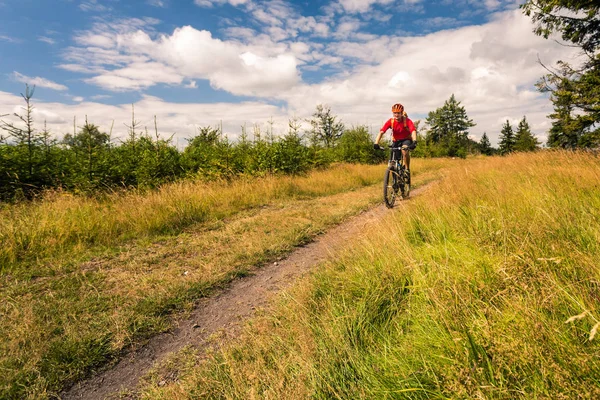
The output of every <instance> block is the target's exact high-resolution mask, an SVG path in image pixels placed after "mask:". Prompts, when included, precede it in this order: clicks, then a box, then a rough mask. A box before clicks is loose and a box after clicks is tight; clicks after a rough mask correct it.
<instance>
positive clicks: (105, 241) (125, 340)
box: [0, 161, 443, 398]
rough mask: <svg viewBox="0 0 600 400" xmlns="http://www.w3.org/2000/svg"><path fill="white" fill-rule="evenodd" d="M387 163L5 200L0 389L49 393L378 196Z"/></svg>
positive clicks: (1, 393)
mask: <svg viewBox="0 0 600 400" xmlns="http://www.w3.org/2000/svg"><path fill="white" fill-rule="evenodd" d="M442 165H443V163H441V162H439V161H432V162H430V163H427V162H423V163H422V164H421V166H420V170H419V171H420V172H422V173H423V176H424V177H427V176H428V175H427V174H426V172H427V171H436V170H439V169H440V168H441V167H442ZM383 168H384V167H382V166H370V167H369V166H348V165H342V166H338V167H336V168H333V169H332V170H329V171H320V172H315V173H314V174H311V175H309V176H307V177H296V178H291V177H271V178H264V179H257V180H251V181H242V182H233V183H231V184H228V185H225V186H223V185H218V184H211V185H208V184H195V183H179V184H174V185H170V186H166V187H164V188H163V189H161V190H160V191H158V192H153V193H147V194H125V195H114V196H108V197H107V198H105V199H102V200H98V199H85V198H78V197H75V196H70V195H66V194H52V195H50V197H49V198H48V199H47V200H46V201H41V202H38V203H33V204H28V205H25V204H24V205H18V206H14V207H7V208H5V209H4V210H2V213H3V214H2V216H3V217H4V218H3V219H2V220H1V221H2V222H1V223H0V224H1V228H0V231H1V232H2V235H1V236H0V237H1V239H2V244H3V246H4V245H6V248H5V247H3V248H2V249H3V250H2V251H4V253H2V254H3V257H4V260H10V263H9V264H8V265H6V264H4V266H5V267H4V268H3V269H2V275H1V276H0V279H1V280H0V282H1V284H2V286H1V287H0V300H1V301H0V316H1V318H0V337H2V339H1V341H0V370H1V371H2V373H1V374H0V397H1V398H23V397H29V398H44V397H47V396H52V395H55V394H56V393H57V391H59V390H60V388H61V387H62V386H63V385H64V384H65V383H68V382H73V381H76V380H78V379H80V378H81V377H82V376H85V375H86V374H87V373H88V372H89V371H90V370H92V369H94V368H96V367H97V366H99V365H102V364H103V363H106V362H107V360H109V359H111V358H112V357H114V356H115V355H117V354H118V353H119V352H120V351H121V350H122V349H123V348H124V347H127V346H129V345H131V344H133V343H136V342H138V341H140V340H142V339H143V338H145V337H148V336H149V335H151V334H154V333H156V332H160V331H163V330H165V329H168V328H169V327H170V324H171V316H172V314H173V313H174V312H175V313H178V312H181V311H185V310H186V309H189V307H191V306H192V304H193V303H194V301H195V300H197V299H198V298H200V297H202V296H206V295H208V294H210V292H211V289H212V288H213V287H214V286H216V285H222V284H224V283H226V282H228V281H230V280H231V279H233V278H234V277H235V276H239V275H243V274H245V273H246V272H247V271H248V270H250V269H252V268H254V267H255V266H258V265H261V264H262V263H264V262H266V261H268V260H272V259H274V258H276V257H279V256H281V255H283V254H285V253H287V252H289V251H291V250H292V249H293V247H294V246H296V245H298V244H301V243H304V242H306V241H308V240H310V239H311V238H312V237H314V236H315V235H316V234H318V233H319V232H321V231H322V230H324V229H327V227H329V226H332V225H334V224H336V223H339V222H340V221H342V220H344V219H346V218H348V217H349V216H351V215H354V214H356V213H357V212H359V211H360V210H362V209H364V208H366V207H369V206H370V205H372V204H374V203H376V202H379V201H380V197H381V193H380V192H381V184H380V181H381V177H382V175H383ZM431 173H432V174H433V172H431ZM429 176H430V178H429V179H432V176H433V175H429ZM373 183H376V184H375V185H373ZM17 232H19V235H17ZM13 236H16V237H13ZM115 246H119V247H115ZM186 272H187V273H186Z"/></svg>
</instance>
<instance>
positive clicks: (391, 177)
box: [383, 168, 398, 208]
mask: <svg viewBox="0 0 600 400" xmlns="http://www.w3.org/2000/svg"><path fill="white" fill-rule="evenodd" d="M397 188H398V175H397V174H396V172H395V171H394V170H393V169H392V168H388V169H386V170H385V176H384V177H383V201H384V203H385V205H386V207H387V208H392V207H394V203H395V202H396V194H397V193H398V189H397Z"/></svg>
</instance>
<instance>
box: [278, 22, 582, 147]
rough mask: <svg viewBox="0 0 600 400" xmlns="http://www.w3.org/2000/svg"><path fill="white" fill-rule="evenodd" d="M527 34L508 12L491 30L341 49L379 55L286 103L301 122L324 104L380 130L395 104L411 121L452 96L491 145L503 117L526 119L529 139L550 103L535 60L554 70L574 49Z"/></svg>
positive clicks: (525, 25) (346, 53) (540, 129)
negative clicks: (540, 85)
mask: <svg viewBox="0 0 600 400" xmlns="http://www.w3.org/2000/svg"><path fill="white" fill-rule="evenodd" d="M531 30H532V26H531V22H530V20H529V19H528V18H527V17H525V16H523V15H522V14H521V13H520V12H519V11H509V12H503V13H500V14H497V15H496V16H495V17H494V18H493V19H492V21H491V22H489V23H488V24H484V25H478V26H468V27H463V28H459V29H454V30H445V31H440V32H436V33H432V34H429V35H426V36H422V37H412V38H403V39H402V40H397V39H392V38H377V39H375V40H373V41H371V42H368V41H367V42H365V43H362V44H361V45H360V46H359V45H358V44H357V43H351V42H346V43H342V44H340V45H339V46H336V47H337V50H336V52H337V53H339V54H341V55H342V56H343V57H344V58H345V59H347V58H348V57H351V55H352V54H353V53H354V54H360V49H361V48H364V49H369V48H373V49H376V50H375V51H373V52H372V53H371V54H369V51H366V52H364V53H363V56H364V57H365V60H364V61H365V62H369V64H365V63H363V64H362V65H361V64H358V65H357V67H356V68H355V69H354V70H352V71H351V72H349V73H346V74H340V76H339V77H338V78H330V79H328V80H327V82H323V83H316V84H313V85H302V86H301V87H299V88H296V89H295V90H294V91H293V92H289V93H286V94H285V95H284V96H283V97H284V98H285V99H286V101H287V102H288V104H289V106H290V110H293V111H295V112H296V113H297V114H298V115H307V114H310V111H311V110H313V109H314V106H315V104H318V103H327V104H329V105H330V106H332V109H333V110H335V111H336V112H338V113H339V114H340V116H341V117H342V118H343V119H344V120H346V121H348V122H355V123H367V122H369V123H371V122H372V121H377V124H375V125H378V124H379V122H381V121H384V120H385V119H386V118H387V117H388V116H389V112H388V111H389V107H390V105H391V104H393V103H395V102H398V101H400V102H402V103H404V104H405V106H406V107H407V111H408V112H409V115H411V116H412V117H414V118H421V119H422V118H425V117H426V116H427V113H428V112H429V111H432V110H434V109H436V108H438V107H441V106H442V105H443V103H444V101H445V100H447V99H448V98H449V97H450V95H452V94H453V93H454V94H455V95H456V97H457V98H458V100H460V101H462V104H463V105H464V106H465V107H466V110H467V113H468V114H469V116H470V117H471V118H473V119H474V120H475V122H476V123H477V124H478V125H477V127H475V128H473V129H472V133H474V134H476V135H477V136H481V134H482V133H483V132H484V131H485V132H487V134H488V136H489V137H490V140H491V141H492V142H495V141H496V140H497V138H498V134H499V131H500V128H501V124H502V122H503V121H504V120H505V119H506V116H507V115H512V118H515V119H520V118H521V117H522V116H523V115H526V116H527V118H528V120H529V121H530V123H531V125H532V127H533V129H534V133H537V134H539V135H543V134H544V133H545V132H546V130H547V127H548V121H547V120H546V115H547V114H548V113H549V112H550V111H551V104H550V102H549V101H548V99H547V97H546V96H544V95H542V94H540V93H539V92H537V91H536V90H535V88H534V83H535V82H536V81H537V79H538V78H539V77H540V76H542V75H543V74H544V72H545V71H544V69H543V68H542V67H541V66H540V65H539V63H538V61H537V57H538V55H539V56H540V58H541V59H542V60H543V61H544V62H545V63H547V64H552V63H554V62H555V61H557V60H558V59H569V58H571V57H572V56H573V54H574V50H573V49H569V48H566V47H563V46H560V45H558V44H556V43H554V42H553V41H551V40H544V39H542V38H540V37H537V36H535V35H534V34H533V33H532V32H531ZM388 41H389V43H392V44H388ZM386 49H387V50H386ZM390 49H393V51H392V50H390ZM376 129H379V126H376Z"/></svg>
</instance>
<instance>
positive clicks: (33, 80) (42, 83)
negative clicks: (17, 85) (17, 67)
mask: <svg viewBox="0 0 600 400" xmlns="http://www.w3.org/2000/svg"><path fill="white" fill-rule="evenodd" d="M12 78H13V79H14V80H16V81H17V82H23V83H27V84H29V85H31V86H34V85H35V86H37V87H43V88H48V89H52V90H61V91H62V90H69V88H68V87H66V86H65V85H61V84H60V83H56V82H53V81H51V80H48V79H45V78H41V77H39V76H36V77H30V76H26V75H23V74H21V73H19V72H16V71H14V72H13V74H12Z"/></svg>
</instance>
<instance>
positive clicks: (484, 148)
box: [479, 132, 494, 156]
mask: <svg viewBox="0 0 600 400" xmlns="http://www.w3.org/2000/svg"><path fill="white" fill-rule="evenodd" d="M479 151H481V154H485V155H486V156H491V155H492V154H493V152H494V149H493V148H492V145H491V143H490V139H489V138H488V136H487V133H485V132H483V136H481V140H480V141H479Z"/></svg>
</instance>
